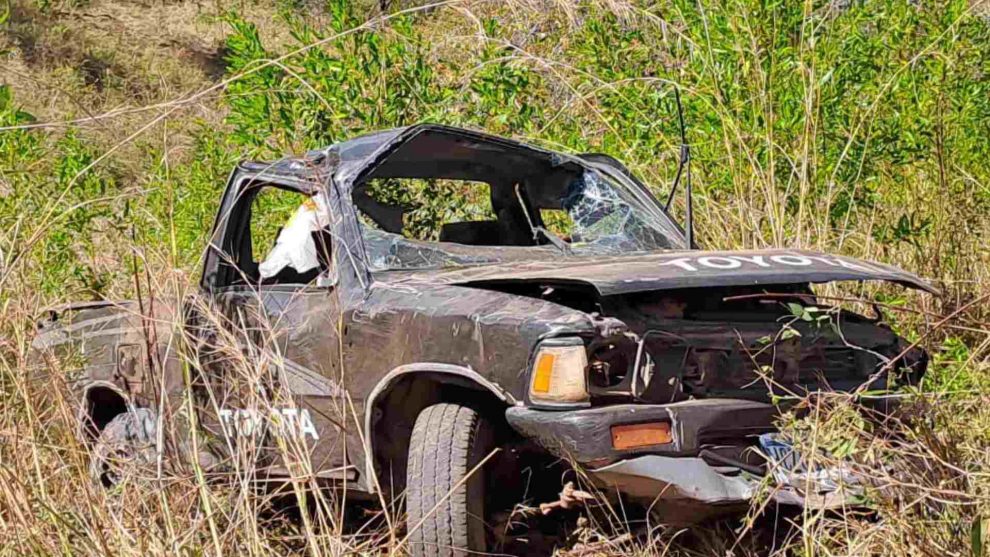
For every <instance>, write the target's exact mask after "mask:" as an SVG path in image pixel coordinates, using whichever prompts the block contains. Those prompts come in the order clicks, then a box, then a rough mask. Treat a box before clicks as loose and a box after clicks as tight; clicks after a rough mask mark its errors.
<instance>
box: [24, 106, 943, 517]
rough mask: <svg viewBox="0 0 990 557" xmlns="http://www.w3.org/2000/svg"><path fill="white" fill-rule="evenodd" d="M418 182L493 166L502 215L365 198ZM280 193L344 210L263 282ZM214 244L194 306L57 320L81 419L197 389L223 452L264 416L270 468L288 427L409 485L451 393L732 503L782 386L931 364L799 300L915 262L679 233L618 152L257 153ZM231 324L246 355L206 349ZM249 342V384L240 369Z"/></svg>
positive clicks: (422, 131)
mask: <svg viewBox="0 0 990 557" xmlns="http://www.w3.org/2000/svg"><path fill="white" fill-rule="evenodd" d="M617 168H618V169H619V170H616V169H617ZM620 170H621V171H620ZM513 172H515V173H516V174H513ZM479 173H480V174H479ZM403 176H407V177H410V178H415V179H430V180H432V179H470V180H477V179H479V178H478V177H479V176H481V177H483V178H484V177H487V179H488V180H490V183H491V204H492V210H493V211H494V212H495V213H497V217H498V219H499V220H497V221H496V220H490V221H485V222H481V223H475V224H474V225H469V226H464V225H461V226H452V227H449V228H447V229H444V230H442V231H441V236H440V238H441V240H439V241H435V240H431V241H423V240H422V239H415V238H407V237H403V236H402V234H400V232H402V227H403V226H404V225H403V218H404V216H403V215H405V214H407V211H408V208H407V207H402V206H399V205H387V204H385V203H382V202H380V201H376V200H373V199H371V198H370V197H369V196H370V194H369V193H368V191H367V184H368V183H369V181H370V180H372V179H377V178H380V179H392V178H395V177H403ZM264 188H277V189H281V190H286V191H289V192H293V193H296V194H299V195H301V196H305V197H308V198H316V197H318V199H319V202H318V203H315V204H314V206H315V207H318V208H319V210H320V211H325V213H321V214H319V215H318V217H319V218H316V219H315V222H321V223H325V222H328V223H329V225H327V226H325V227H324V228H321V229H319V230H313V231H312V232H313V242H318V241H320V240H322V241H324V242H325V244H315V245H316V246H317V248H318V249H319V250H321V251H320V254H321V257H320V258H319V265H318V266H317V267H316V268H314V269H312V273H311V274H310V275H306V274H305V273H304V272H302V271H308V270H306V269H299V270H292V272H287V273H281V272H280V273H279V274H276V275H274V276H272V275H270V274H266V275H264V276H262V275H260V274H259V271H258V267H259V265H258V261H257V257H256V255H257V253H256V252H257V248H258V246H254V245H253V244H252V239H251V232H250V226H249V225H250V221H251V218H252V209H251V208H252V202H253V199H254V197H255V196H256V195H257V194H258V192H259V191H261V190H262V189H264ZM609 188H611V189H609ZM610 192H611V193H610ZM616 192H618V193H616ZM581 196H583V197H581ZM575 198H577V201H575ZM561 199H563V201H561ZM558 202H559V205H554V203H558ZM545 209H557V210H569V211H571V212H570V213H569V214H570V215H571V216H572V217H573V219H574V221H575V224H574V232H573V233H572V234H571V235H570V236H569V237H567V238H561V237H557V236H556V235H554V234H553V233H550V232H549V231H548V230H546V228H545V227H544V225H545V224H546V223H544V222H543V220H542V219H543V217H542V216H540V211H541V210H545ZM609 218H611V219H612V221H609V220H607V219H609ZM508 225H513V226H516V227H517V229H506V228H505V227H506V226H508ZM321 226H322V225H321ZM471 226H473V228H472V229H470V230H468V229H469V228H471ZM519 227H521V228H519ZM444 235H446V236H444ZM210 238H211V239H210V243H209V247H208V248H207V253H206V257H205V261H204V265H203V273H202V280H201V282H200V288H199V290H198V292H196V293H195V294H194V295H193V296H192V297H191V298H189V299H186V300H183V301H181V302H175V303H171V304H169V303H166V302H164V301H161V300H158V301H157V303H156V305H155V308H156V309H154V310H153V311H151V310H150V309H149V308H148V307H147V305H146V304H145V305H142V304H138V303H135V302H127V303H121V304H109V303H108V304H105V305H104V304H102V303H100V304H97V305H95V306H89V307H83V306H78V307H76V308H75V309H71V308H70V309H69V310H68V311H64V310H63V311H62V313H59V312H55V313H53V314H51V315H48V316H46V317H45V318H44V320H43V324H42V329H41V332H40V334H39V336H38V337H37V339H36V341H35V347H36V348H37V349H38V351H39V352H42V353H47V354H51V355H54V354H55V353H56V352H59V353H61V355H62V356H66V355H68V354H69V353H74V355H76V356H81V357H82V361H83V366H82V367H81V369H80V370H79V373H78V377H77V378H76V380H75V383H74V384H76V385H78V391H79V393H80V399H81V402H82V404H81V407H82V408H83V412H82V417H83V421H86V420H89V421H88V422H87V423H89V424H90V427H94V424H93V422H94V421H96V420H95V418H94V416H95V414H93V412H94V411H95V410H94V408H95V405H96V404H95V403H94V402H93V400H91V399H88V398H87V396H86V392H87V389H91V388H99V387H102V388H107V389H110V390H112V392H114V393H118V394H119V395H120V397H121V399H122V400H125V401H126V403H127V404H128V405H130V406H146V407H152V408H159V411H161V412H170V413H176V412H178V409H179V408H181V407H182V405H183V404H184V403H185V402H186V401H188V400H190V399H191V400H194V401H195V403H196V405H195V408H196V411H197V419H198V422H199V423H200V425H201V427H202V428H203V429H204V430H205V431H206V432H207V433H208V434H209V436H210V438H211V439H215V440H216V443H215V444H214V445H213V446H212V449H211V450H214V451H216V452H217V453H218V454H219V457H220V460H221V461H223V460H224V459H230V458H234V456H235V454H236V453H237V450H238V447H240V446H241V444H242V443H243V442H244V441H243V440H242V439H241V438H255V437H258V435H259V433H260V434H262V437H264V438H265V440H263V441H264V443H268V445H266V446H265V447H263V448H262V449H261V450H259V451H258V453H257V454H258V455H259V456H258V460H259V462H260V463H261V464H262V466H263V469H264V470H267V471H268V473H270V474H272V475H279V474H288V473H289V471H290V469H291V468H292V464H291V463H286V462H283V461H282V460H281V459H280V456H279V453H278V451H277V450H275V449H276V448H277V447H276V445H278V444H279V443H276V442H274V441H285V440H286V439H291V440H293V441H294V442H298V443H299V444H301V446H302V447H303V450H304V452H305V453H306V457H307V459H308V462H309V466H311V469H312V470H313V472H314V473H315V474H316V476H317V477H320V478H324V479H327V480H333V481H335V482H341V481H343V482H347V484H348V489H350V490H353V491H357V492H360V493H365V494H373V493H375V492H377V491H391V490H395V489H399V490H400V491H401V487H402V486H401V479H400V480H398V481H397V480H396V478H401V473H400V472H401V471H402V470H404V466H405V464H404V458H405V452H404V451H405V445H403V443H408V439H407V437H408V435H407V434H408V431H409V430H410V429H411V427H412V426H411V423H410V420H411V419H412V420H414V419H415V416H416V412H418V411H419V410H421V409H422V408H423V407H425V405H426V404H429V403H431V402H437V401H441V400H445V397H451V396H454V397H459V398H458V400H462V401H463V400H467V402H468V403H476V405H477V406H478V407H479V408H485V409H486V411H492V412H495V414H496V415H493V416H492V419H493V420H496V421H501V420H504V421H505V422H507V423H508V425H509V426H510V427H511V428H512V430H513V431H514V432H515V434H516V435H517V436H519V437H520V438H521V439H522V440H523V441H524V442H525V443H528V444H529V445H530V446H532V447H535V448H538V449H539V450H541V451H546V452H549V453H551V454H554V455H556V456H558V457H561V458H566V459H569V460H571V461H573V462H575V463H577V464H580V465H583V466H586V467H588V468H589V470H590V471H591V477H592V478H593V479H594V478H597V480H598V481H600V482H601V483H602V485H604V486H607V487H612V488H617V489H618V490H619V491H621V492H624V493H626V494H627V495H630V496H635V497H639V498H646V499H649V498H651V497H653V496H659V494H660V492H666V493H669V494H672V496H671V497H670V499H672V500H674V502H676V503H678V504H681V503H684V502H692V503H693V504H696V505H700V506H701V507H705V506H715V507H718V506H721V505H730V504H741V503H745V501H746V500H747V499H748V497H749V496H750V494H751V492H752V485H751V484H750V483H749V482H750V480H751V479H752V478H750V479H745V480H744V479H740V478H741V476H740V473H742V472H745V473H747V474H750V475H751V476H752V475H753V474H759V473H761V472H760V471H761V470H762V471H763V472H765V465H766V462H765V461H763V460H760V459H759V458H758V457H757V456H754V453H753V452H752V451H751V449H752V448H753V446H754V441H753V438H754V436H755V435H759V434H763V433H767V432H772V431H774V420H775V418H776V416H777V414H778V412H779V408H778V407H776V406H774V405H772V404H771V401H772V400H773V399H774V398H776V397H780V396H800V395H803V394H806V393H808V392H813V391H816V390H828V389H838V390H852V389H855V388H859V387H862V386H864V385H865V386H867V387H870V388H884V387H888V386H892V385H895V384H904V383H911V382H914V381H916V380H917V378H919V377H920V376H921V374H922V373H923V372H924V367H925V364H926V362H927V359H926V356H925V355H924V353H923V352H921V351H920V350H917V349H911V350H908V349H907V348H908V345H907V343H905V342H904V341H903V339H901V338H900V337H898V336H897V335H896V334H895V333H893V332H892V331H890V329H889V328H887V327H885V326H884V325H883V324H882V323H880V322H878V321H876V320H870V319H867V318H865V317H863V316H858V315H855V314H851V313H849V312H841V311H838V310H836V311H835V312H832V313H829V314H828V315H829V317H828V319H829V320H828V322H827V323H828V324H829V326H825V327H813V326H811V325H809V324H808V323H807V322H805V321H804V320H800V319H797V318H796V317H795V316H794V315H791V314H790V313H789V310H788V306H787V305H786V302H789V303H792V304H797V305H798V306H799V307H814V306H815V305H816V304H818V302H817V301H816V299H815V297H814V292H813V291H812V289H811V288H812V287H811V285H812V284H817V283H826V282H833V281H886V282H891V283H896V284H899V285H902V286H907V287H910V288H916V289H921V290H925V291H929V292H934V288H933V287H931V286H930V285H928V284H927V283H926V282H924V281H923V280H922V279H920V278H918V277H916V276H915V275H912V274H910V273H907V272H905V271H901V270H899V269H895V268H893V267H890V266H887V265H883V264H878V263H872V262H866V261H862V260H859V259H855V258H851V257H846V256H835V255H827V254H821V253H816V252H810V251H804V250H759V251H698V250H688V249H687V245H686V240H685V238H684V235H683V233H682V231H681V229H680V227H679V226H678V225H677V224H676V223H674V221H673V220H672V219H671V218H670V216H669V215H667V214H666V212H665V211H664V210H663V209H662V208H661V206H660V204H659V203H657V202H656V200H655V199H654V198H653V196H652V194H651V193H650V192H649V191H648V190H647V189H646V188H645V186H643V185H642V184H641V183H639V182H638V181H636V180H635V179H634V178H633V177H632V176H631V174H629V173H628V172H627V171H624V169H621V165H619V164H618V163H617V162H615V163H609V164H607V165H606V164H605V163H603V162H601V158H600V157H598V158H596V157H581V156H572V155H566V154H561V153H553V152H550V151H546V150H543V149H539V148H534V147H530V146H526V145H522V144H519V143H516V142H513V141H510V140H507V139H502V138H496V137H491V136H487V135H484V134H479V133H476V132H470V131H466V130H458V129H454V128H446V127H442V126H430V125H422V126H413V127H410V128H402V129H397V130H386V131H383V132H378V133H376V134H371V135H368V136H363V137H360V138H356V139H353V140H350V141H346V142H343V143H341V144H338V145H334V146H331V147H329V148H327V149H323V150H320V151H314V152H311V153H309V154H307V155H306V156H304V157H301V158H296V159H286V160H282V161H277V162H274V163H256V162H244V163H241V164H240V165H239V166H238V168H237V169H235V171H234V172H233V173H232V175H231V177H230V179H229V182H228V187H227V190H226V191H225V193H224V196H223V199H222V200H221V203H220V210H219V213H218V215H217V218H216V221H215V224H214V228H213V231H212V234H211V236H210ZM444 238H446V239H444ZM479 238H481V239H483V240H490V239H491V238H496V239H504V242H501V243H500V244H499V245H496V246H491V245H483V244H479V243H477V242H478V241H479V240H478V239H479ZM453 240H458V241H453ZM660 248H663V249H660ZM314 261H315V260H314ZM315 264H316V263H314V265H315ZM287 277H288V278H287ZM764 295H765V296H766V297H765V298H761V296H764ZM818 305H821V304H818ZM815 310H816V311H818V309H817V308H816V309H815ZM817 322H819V321H816V323H817ZM832 325H834V327H833V326H832ZM835 331H841V332H842V333H844V334H841V335H840V334H836V333H835ZM223 338H227V339H233V340H229V343H233V344H234V345H236V349H234V350H228V351H227V352H223V351H221V350H217V349H215V346H214V345H215V344H217V343H218V342H220V340H222V339H223ZM554 340H563V341H564V342H563V343H558V344H559V345H561V346H565V347H575V346H576V347H578V349H579V350H580V351H583V352H584V354H583V357H584V358H585V360H584V361H585V363H586V368H584V369H582V370H581V373H582V374H583V375H584V377H582V378H578V379H580V381H578V383H580V382H581V381H583V382H584V386H583V387H582V386H581V385H578V383H574V381H572V385H571V387H574V386H575V385H577V388H584V389H585V390H586V393H585V394H586V396H584V397H578V399H574V400H572V401H570V402H568V401H565V402H560V401H556V402H554V401H550V402H547V401H543V402H541V401H539V400H534V398H533V397H534V393H535V391H534V388H533V384H534V376H533V374H534V373H535V371H534V369H535V368H536V367H537V360H538V358H537V357H538V355H539V353H540V350H541V346H542V345H543V344H544V343H547V345H549V344H552V341H554ZM548 341H551V342H548ZM211 343H212V344H211ZM181 354H185V356H184V358H185V359H183V358H182V357H180V355H181ZM572 354H573V352H572ZM238 355H242V356H243V358H242V360H241V364H240V365H241V367H242V368H244V367H246V368H248V369H249V370H250V371H252V372H253V373H256V374H257V377H255V378H254V379H253V380H252V381H254V382H253V383H246V380H245V379H244V377H243V374H244V373H245V372H244V369H237V366H233V365H232V364H231V362H230V361H229V360H231V359H235V360H236V359H237V357H238ZM579 360H580V358H578V359H577V360H572V361H579ZM245 362H246V364H245ZM186 363H194V364H195V365H192V366H190V367H191V369H190V368H189V367H186V366H185V365H184V364H186ZM259 378H260V379H259ZM571 379H572V380H573V379H575V378H574V377H572V378H571ZM258 381H260V383H258ZM259 385H260V386H259ZM548 388H549V387H548ZM259 393H260V395H259ZM259 396H261V397H262V399H263V400H262V402H266V403H267V404H268V407H266V408H262V407H259V406H258V404H259V402H258V397H259ZM265 397H267V398H265ZM465 397H467V399H465ZM87 401H89V402H87ZM162 401H165V408H163V407H162V405H161V404H162ZM97 402H98V401H97ZM87 405H88V406H87ZM87 412H89V414H87ZM268 422H272V423H274V424H275V425H274V426H269V429H268V430H265V425H264V424H266V423H268ZM642 422H662V423H665V424H668V426H669V427H670V429H671V431H672V436H673V439H672V441H671V442H669V443H667V444H663V445H657V446H649V445H646V446H643V447H640V448H637V449H634V450H626V451H620V450H616V449H615V448H614V446H613V440H612V437H611V435H612V433H611V431H612V429H611V428H612V427H613V426H616V425H636V424H638V423H642ZM99 425H100V424H99V423H96V424H95V428H96V429H97V430H98V429H99ZM273 439H274V441H272V440H273ZM264 443H263V444H264ZM699 462H701V463H703V464H704V465H705V468H703V469H701V468H698V467H697V466H696V465H697V464H698V463H699ZM727 463H728V464H727ZM692 466H694V467H695V468H694V469H695V470H696V471H697V474H695V475H692V473H691V472H690V470H691V469H692ZM733 467H735V468H734V470H735V471H734V472H733V471H732V470H730V469H732V468H733ZM698 474H700V475H698ZM692 482H694V483H692ZM663 486H668V487H663ZM795 501H796V500H791V501H789V502H790V503H794V502H795ZM702 514H703V513H702ZM699 516H700V515H699Z"/></svg>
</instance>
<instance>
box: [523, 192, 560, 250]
mask: <svg viewBox="0 0 990 557" xmlns="http://www.w3.org/2000/svg"><path fill="white" fill-rule="evenodd" d="M514 189H515V191H516V199H517V200H519V206H520V207H522V211H523V215H525V216H526V224H528V225H529V230H530V231H531V232H532V233H533V241H534V242H536V241H537V240H539V239H540V236H543V237H544V238H546V239H547V241H548V242H550V243H551V244H553V246H554V247H555V248H557V249H559V250H560V253H563V254H564V255H571V253H573V252H572V251H571V246H568V245H567V242H565V241H564V240H563V239H561V237H560V236H557V235H556V234H554V233H553V232H550V231H549V230H547V229H546V228H543V227H542V226H536V225H534V224H533V219H532V218H531V217H530V216H529V210H528V209H526V204H525V203H523V198H522V193H521V192H520V191H519V184H516V185H515V188H514Z"/></svg>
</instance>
